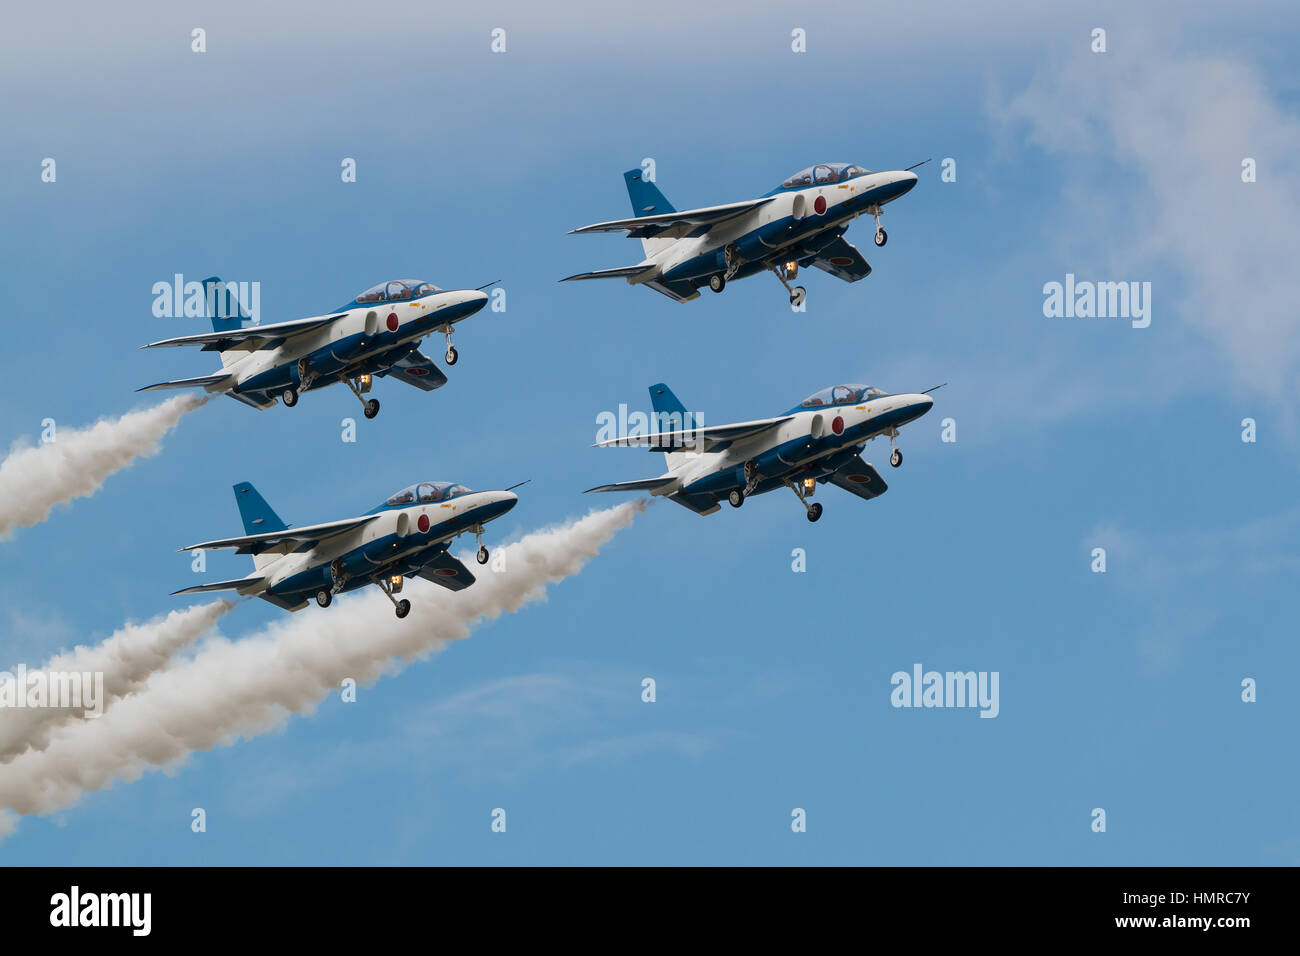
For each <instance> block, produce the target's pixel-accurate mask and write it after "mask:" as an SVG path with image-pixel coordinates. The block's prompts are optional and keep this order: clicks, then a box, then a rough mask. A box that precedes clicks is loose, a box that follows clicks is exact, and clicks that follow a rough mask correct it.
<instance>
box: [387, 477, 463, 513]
mask: <svg viewBox="0 0 1300 956" xmlns="http://www.w3.org/2000/svg"><path fill="white" fill-rule="evenodd" d="M467 494H469V489H468V488H466V487H465V486H464V485H458V484H455V483H454V482H450V481H422V482H420V483H419V484H418V485H410V486H409V487H406V488H403V489H402V490H401V491H399V492H398V493H397V494H395V495H393V496H392V497H391V498H389V499H388V500H387V501H385V502H384V504H385V505H388V506H389V507H393V508H397V507H401V506H402V505H414V504H429V503H436V502H439V501H451V499H452V498H458V497H460V496H461V495H467Z"/></svg>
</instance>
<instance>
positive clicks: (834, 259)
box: [812, 238, 871, 282]
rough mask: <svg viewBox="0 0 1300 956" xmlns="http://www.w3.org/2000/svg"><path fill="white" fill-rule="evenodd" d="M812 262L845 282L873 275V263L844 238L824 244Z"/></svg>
mask: <svg viewBox="0 0 1300 956" xmlns="http://www.w3.org/2000/svg"><path fill="white" fill-rule="evenodd" d="M812 264H813V265H815V266H816V267H817V268H818V269H821V270H822V271H823V272H829V273H830V274H831V275H833V276H835V277H836V278H837V279H843V280H844V281H845V282H857V281H858V280H859V279H865V278H866V277H867V276H869V275H871V264H870V263H868V262H867V260H866V259H865V258H864V257H863V255H862V253H861V252H859V251H858V248H857V246H855V245H853V243H851V242H849V241H847V240H846V239H843V238H840V239H836V240H834V241H833V242H831V243H830V244H829V245H826V246H823V247H822V248H821V250H819V251H818V253H817V258H816V259H814V260H813V263H812Z"/></svg>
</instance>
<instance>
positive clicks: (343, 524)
mask: <svg viewBox="0 0 1300 956" xmlns="http://www.w3.org/2000/svg"><path fill="white" fill-rule="evenodd" d="M378 517H379V515H363V516H362V517H360V518H345V519H344V520H342V521H327V522H325V523H324V524H312V525H307V526H306V527H304V528H288V529H286V530H284V531H264V532H262V533H261V534H246V535H243V536H241V537H238V538H220V539H218V540H216V541H204V542H203V543H202V544H191V545H188V546H186V547H184V548H181V549H180V550H181V551H200V550H202V551H208V550H211V549H215V548H234V549H235V554H263V553H265V552H267V551H279V552H280V553H281V554H288V553H289V552H291V551H307V550H310V549H311V548H313V547H315V546H316V545H317V544H319V543H320V542H321V541H324V540H325V539H326V538H330V537H333V536H334V535H336V534H342V533H343V532H344V531H351V530H353V529H355V528H360V527H362V526H363V525H367V524H369V523H370V522H372V521H374V520H375V519H376V518H378Z"/></svg>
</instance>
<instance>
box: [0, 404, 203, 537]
mask: <svg viewBox="0 0 1300 956" xmlns="http://www.w3.org/2000/svg"><path fill="white" fill-rule="evenodd" d="M210 397H211V396H207V395H177V396H176V397H175V398H169V399H167V401H165V402H162V403H160V404H158V405H154V406H152V407H151V408H142V409H139V410H137V411H134V412H127V413H126V414H125V415H123V416H121V417H120V418H105V419H101V420H100V421H98V422H96V423H95V424H94V425H91V426H90V427H88V428H60V429H58V430H57V431H56V432H55V440H54V441H51V442H47V443H42V444H39V445H32V444H29V443H28V442H27V441H26V440H24V439H21V438H20V439H19V440H18V441H16V442H14V443H13V445H12V446H11V447H10V449H9V455H8V457H6V458H5V460H4V461H3V462H0V538H5V537H8V535H9V534H10V532H12V531H13V529H14V528H30V527H31V526H32V525H35V524H40V523H41V522H42V521H44V520H45V519H46V518H48V517H49V515H50V510H51V509H52V508H53V507H54V506H55V505H57V504H62V503H63V502H65V501H71V500H72V499H74V498H89V497H90V496H91V495H93V494H94V493H95V492H96V491H98V490H99V486H100V485H102V484H103V483H104V481H105V479H107V478H108V476H109V475H111V474H113V473H114V472H117V471H121V470H122V469H123V468H125V467H126V466H127V465H129V464H131V463H132V462H133V461H135V459H137V458H139V457H141V456H143V455H151V454H153V453H154V452H155V451H157V450H158V442H159V440H160V439H161V438H162V437H163V436H164V435H166V434H167V433H168V432H169V431H171V430H172V428H174V427H175V425H176V423H177V422H178V421H180V420H181V416H182V415H184V414H185V413H186V412H191V411H193V410H194V409H196V408H198V407H199V406H200V405H202V404H204V403H205V402H206V401H208V399H209V398H210Z"/></svg>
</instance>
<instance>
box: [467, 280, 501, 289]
mask: <svg viewBox="0 0 1300 956" xmlns="http://www.w3.org/2000/svg"><path fill="white" fill-rule="evenodd" d="M500 281H501V280H500V279H493V280H492V281H491V282H489V283H488V284H487V285H481V286H479V287H478V288H477V289H475V290H474V291H475V292H482V291H483V290H484V289H487V288H490V287H491V286H494V285H496V284H497V283H498V282H500Z"/></svg>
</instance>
